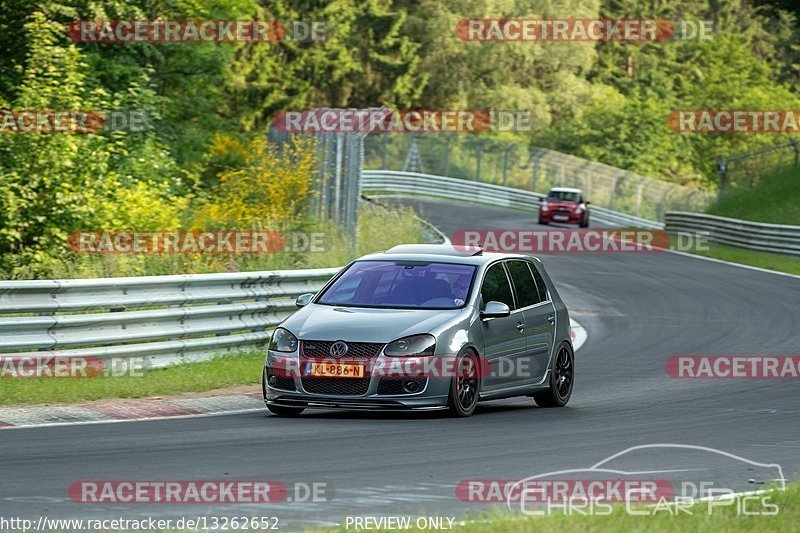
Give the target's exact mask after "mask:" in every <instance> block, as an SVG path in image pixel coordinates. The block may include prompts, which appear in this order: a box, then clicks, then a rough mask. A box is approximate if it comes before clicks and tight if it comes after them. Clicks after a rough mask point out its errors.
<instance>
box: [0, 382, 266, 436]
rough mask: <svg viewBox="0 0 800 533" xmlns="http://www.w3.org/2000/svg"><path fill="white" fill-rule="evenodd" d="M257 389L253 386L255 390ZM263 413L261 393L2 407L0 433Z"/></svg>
mask: <svg viewBox="0 0 800 533" xmlns="http://www.w3.org/2000/svg"><path fill="white" fill-rule="evenodd" d="M254 388H256V386H254ZM263 409H264V400H263V399H262V398H261V393H259V392H256V393H252V394H231V395H224V396H197V397H186V398H176V399H172V400H140V399H132V400H130V401H124V400H123V401H120V400H115V401H113V402H94V403H89V404H78V405H47V406H42V405H35V406H30V407H24V406H23V407H1V408H0V431H1V430H4V429H15V428H31V427H45V426H69V425H82V424H103V423H109V422H132V421H137V420H159V419H168V418H187V417H195V416H209V415H218V414H232V413H243V412H252V411H261V410H263Z"/></svg>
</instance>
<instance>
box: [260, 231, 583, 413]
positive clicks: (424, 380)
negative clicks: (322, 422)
mask: <svg viewBox="0 0 800 533" xmlns="http://www.w3.org/2000/svg"><path fill="white" fill-rule="evenodd" d="M297 306H298V307H300V310H299V311H297V312H296V313H294V314H293V315H292V316H290V317H289V318H287V319H286V320H284V321H283V323H281V325H280V326H279V327H278V328H276V329H275V331H274V332H273V334H272V338H271V340H270V343H269V347H268V350H267V357H266V363H265V366H264V371H263V374H262V388H263V392H264V401H265V402H266V405H267V408H268V409H269V410H270V411H271V412H273V413H275V414H277V415H283V416H294V415H298V414H300V413H301V412H303V410H304V409H306V408H342V409H374V410H379V409H415V410H432V409H446V410H449V412H450V413H451V414H452V415H454V416H469V415H471V414H472V413H473V412H474V411H475V406H476V404H477V403H478V402H479V401H484V400H496V399H500V398H509V397H512V396H531V397H533V399H534V400H535V401H536V403H537V404H538V405H539V406H542V407H561V406H564V405H566V404H567V402H568V401H569V398H570V396H571V394H572V386H573V381H574V372H575V371H574V355H573V348H572V342H571V338H570V322H569V315H568V312H567V308H566V306H565V305H564V302H563V301H562V300H561V298H560V297H559V295H558V292H557V291H556V288H555V286H554V285H553V282H552V280H551V279H550V277H549V276H548V275H547V272H545V269H544V267H543V265H542V262H541V261H539V260H538V259H536V258H533V257H530V256H524V255H512V254H489V253H483V251H482V250H480V249H477V248H467V247H464V246H458V245H422V244H420V245H401V246H396V247H394V248H392V249H390V250H387V251H386V252H382V253H375V254H370V255H367V256H364V257H361V258H360V259H357V260H356V261H354V262H352V263H350V264H349V265H347V266H346V267H344V268H343V269H342V270H341V271H340V272H339V273H337V274H336V275H335V276H334V277H333V278H332V279H331V280H330V281H328V283H327V284H326V285H325V286H324V287H323V288H322V289H321V290H320V291H319V292H318V293H317V294H304V295H302V296H300V297H298V298H297Z"/></svg>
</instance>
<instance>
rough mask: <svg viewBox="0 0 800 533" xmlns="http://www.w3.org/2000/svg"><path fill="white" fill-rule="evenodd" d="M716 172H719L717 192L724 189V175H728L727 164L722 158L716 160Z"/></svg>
mask: <svg viewBox="0 0 800 533" xmlns="http://www.w3.org/2000/svg"><path fill="white" fill-rule="evenodd" d="M717 172H719V192H722V191H723V189H725V174H727V173H728V164H727V162H726V161H725V160H724V159H722V158H719V157H718V158H717Z"/></svg>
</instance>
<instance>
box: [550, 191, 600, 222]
mask: <svg viewBox="0 0 800 533" xmlns="http://www.w3.org/2000/svg"><path fill="white" fill-rule="evenodd" d="M551 222H559V223H562V224H578V225H579V226H580V227H582V228H588V227H589V202H587V201H585V200H584V198H583V191H581V190H580V189H573V188H571V187H554V188H552V189H550V192H549V193H547V198H544V199H543V200H542V203H541V205H540V207H539V224H544V225H547V224H550V223H551Z"/></svg>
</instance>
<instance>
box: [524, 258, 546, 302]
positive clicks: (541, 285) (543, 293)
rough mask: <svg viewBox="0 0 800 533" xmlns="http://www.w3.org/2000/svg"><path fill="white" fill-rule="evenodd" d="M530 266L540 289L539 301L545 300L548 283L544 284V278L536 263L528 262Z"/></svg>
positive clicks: (537, 287)
mask: <svg viewBox="0 0 800 533" xmlns="http://www.w3.org/2000/svg"><path fill="white" fill-rule="evenodd" d="M528 266H529V267H530V269H531V272H533V279H535V280H536V289H537V290H538V291H539V301H540V302H543V301H545V300H547V285H545V284H544V279H542V275H541V274H539V271H538V270H537V269H536V266H535V265H532V264H530V263H528Z"/></svg>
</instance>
